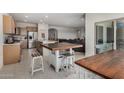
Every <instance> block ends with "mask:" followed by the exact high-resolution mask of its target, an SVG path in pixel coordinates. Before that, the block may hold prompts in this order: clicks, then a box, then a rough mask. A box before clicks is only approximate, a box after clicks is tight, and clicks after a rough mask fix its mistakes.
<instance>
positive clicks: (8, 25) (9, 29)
mask: <svg viewBox="0 0 124 93" xmlns="http://www.w3.org/2000/svg"><path fill="white" fill-rule="evenodd" d="M15 28H16V24H15V21H14V19H13V18H12V17H11V16H6V15H4V16H3V32H4V34H14V33H15Z"/></svg>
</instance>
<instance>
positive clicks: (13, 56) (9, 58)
mask: <svg viewBox="0 0 124 93" xmlns="http://www.w3.org/2000/svg"><path fill="white" fill-rule="evenodd" d="M20 58H21V48H20V44H5V45H4V46H3V63H4V65H7V64H13V63H18V62H19V61H20Z"/></svg>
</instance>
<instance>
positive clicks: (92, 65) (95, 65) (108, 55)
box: [75, 50, 124, 79]
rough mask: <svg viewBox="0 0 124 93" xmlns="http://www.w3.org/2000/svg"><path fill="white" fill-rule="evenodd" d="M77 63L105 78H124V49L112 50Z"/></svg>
mask: <svg viewBox="0 0 124 93" xmlns="http://www.w3.org/2000/svg"><path fill="white" fill-rule="evenodd" d="M75 63H76V64H77V65H79V66H80V67H82V68H85V69H87V70H89V71H91V72H93V73H95V74H97V75H100V76H102V77H104V78H108V79H124V51H120V50H111V51H108V52H105V53H101V54H97V55H95V56H91V57H87V58H84V59H81V60H78V61H77V62H75Z"/></svg>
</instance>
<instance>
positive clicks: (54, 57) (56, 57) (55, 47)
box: [41, 43, 82, 72]
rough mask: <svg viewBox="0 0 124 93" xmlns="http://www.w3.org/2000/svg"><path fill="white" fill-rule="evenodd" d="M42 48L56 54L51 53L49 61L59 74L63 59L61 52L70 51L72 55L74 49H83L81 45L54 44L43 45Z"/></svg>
mask: <svg viewBox="0 0 124 93" xmlns="http://www.w3.org/2000/svg"><path fill="white" fill-rule="evenodd" d="M41 45H42V47H44V48H47V49H49V50H50V51H51V52H54V54H52V53H50V55H49V59H50V62H51V64H52V65H53V66H54V67H55V71H56V72H58V71H59V69H60V64H61V61H60V60H61V58H60V51H63V50H69V53H70V54H72V52H73V50H72V49H73V48H79V47H82V45H80V44H71V43H54V44H41Z"/></svg>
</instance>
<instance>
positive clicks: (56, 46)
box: [41, 43, 83, 51]
mask: <svg viewBox="0 0 124 93" xmlns="http://www.w3.org/2000/svg"><path fill="white" fill-rule="evenodd" d="M41 45H42V46H43V47H45V48H47V49H49V50H52V51H56V50H66V49H69V48H79V47H82V46H83V45H81V44H71V43H54V44H41Z"/></svg>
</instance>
